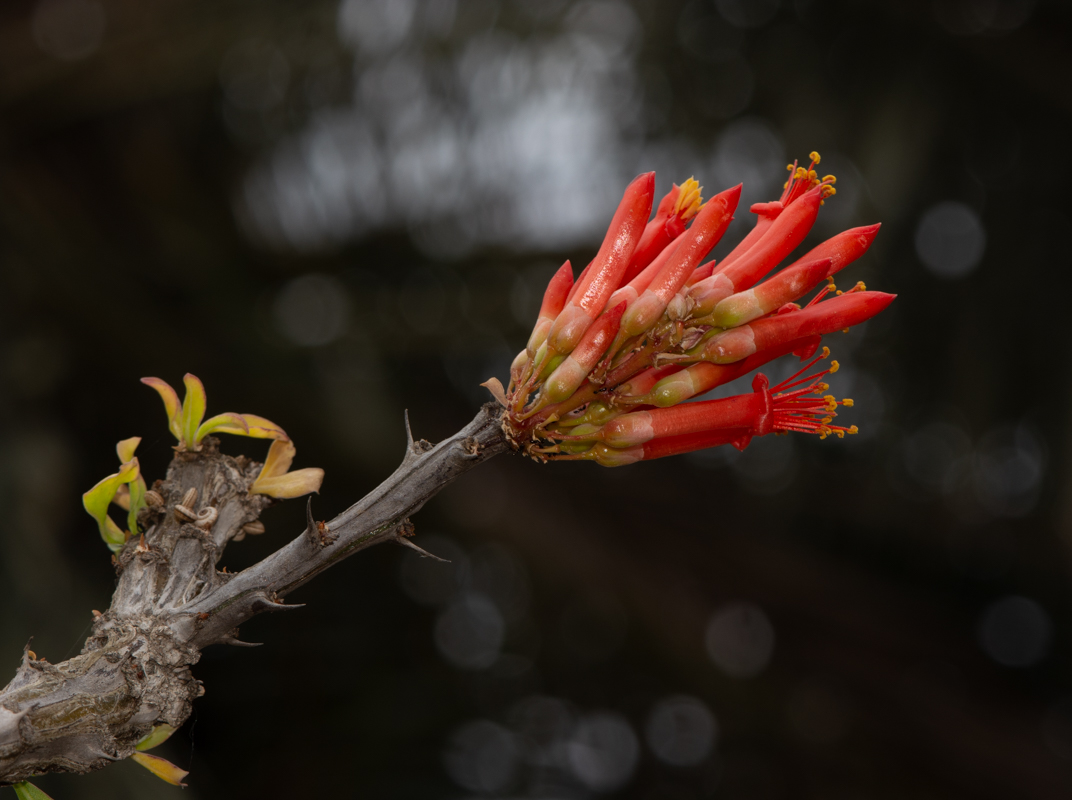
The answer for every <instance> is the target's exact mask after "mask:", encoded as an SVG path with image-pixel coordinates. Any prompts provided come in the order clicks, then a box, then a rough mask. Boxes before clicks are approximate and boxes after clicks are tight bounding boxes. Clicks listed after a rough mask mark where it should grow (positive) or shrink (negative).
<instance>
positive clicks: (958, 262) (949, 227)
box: [916, 201, 986, 278]
mask: <svg viewBox="0 0 1072 800" xmlns="http://www.w3.org/2000/svg"><path fill="white" fill-rule="evenodd" d="M985 250H986V231H985V230H984V229H983V223H982V222H981V221H980V220H979V215H978V214H976V213H975V212H974V211H973V210H972V209H970V208H968V206H966V205H964V203H957V202H954V201H948V202H945V203H939V204H938V205H936V206H932V207H931V208H930V209H928V210H927V212H926V213H925V214H924V215H923V218H922V219H920V221H919V225H918V226H917V227H916V253H917V254H918V255H919V258H920V260H921V261H922V262H923V263H924V265H926V267H927V269H929V270H930V271H931V272H933V273H934V274H935V275H937V276H938V277H939V278H963V277H964V276H965V275H967V274H969V273H970V272H971V271H972V270H974V269H975V268H976V267H977V266H979V262H980V261H981V260H982V258H983V252H984V251H985Z"/></svg>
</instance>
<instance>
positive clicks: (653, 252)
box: [622, 178, 703, 283]
mask: <svg viewBox="0 0 1072 800" xmlns="http://www.w3.org/2000/svg"><path fill="white" fill-rule="evenodd" d="M701 189H702V187H701V186H700V184H698V183H697V182H696V181H695V180H693V179H692V178H689V179H688V180H687V181H685V182H684V183H683V184H681V186H678V185H677V184H674V187H673V188H672V189H671V190H670V191H669V193H667V195H666V196H665V197H664V198H663V199H662V200H661V201H660V203H659V208H658V209H657V210H656V211H655V217H654V218H653V219H652V220H651V222H649V223H648V224H647V226H646V227H645V228H644V234H643V236H641V237H640V242H639V243H638V244H637V246H636V250H635V251H634V252H633V258H632V260H631V261H630V263H629V269H627V270H626V272H625V275H624V276H623V277H622V282H623V283H628V282H629V281H631V280H633V278H635V277H636V276H637V275H639V274H640V272H641V271H642V270H643V269H644V268H645V267H647V266H648V265H649V264H650V263H651V262H652V260H653V259H655V257H656V256H658V255H659V253H660V252H662V251H663V249H665V248H666V246H667V245H668V244H669V243H670V242H672V241H673V240H674V239H676V238H677V237H678V236H680V235H681V234H682V233H683V232H684V230H685V226H686V225H687V224H688V222H689V220H691V219H692V218H693V217H695V216H696V214H697V213H698V212H699V211H700V209H701V208H702V207H703V197H701V195H700V191H701Z"/></svg>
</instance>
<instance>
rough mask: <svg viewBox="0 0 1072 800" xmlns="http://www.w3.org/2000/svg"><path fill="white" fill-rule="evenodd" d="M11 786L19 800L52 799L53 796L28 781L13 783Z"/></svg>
mask: <svg viewBox="0 0 1072 800" xmlns="http://www.w3.org/2000/svg"><path fill="white" fill-rule="evenodd" d="M11 788H12V789H14V790H15V797H17V798H19V800H52V797H50V796H49V795H47V794H45V793H44V792H42V791H41V790H40V789H38V788H37V787H36V786H34V785H33V784H32V783H28V782H27V781H22V782H21V783H15V784H12V785H11Z"/></svg>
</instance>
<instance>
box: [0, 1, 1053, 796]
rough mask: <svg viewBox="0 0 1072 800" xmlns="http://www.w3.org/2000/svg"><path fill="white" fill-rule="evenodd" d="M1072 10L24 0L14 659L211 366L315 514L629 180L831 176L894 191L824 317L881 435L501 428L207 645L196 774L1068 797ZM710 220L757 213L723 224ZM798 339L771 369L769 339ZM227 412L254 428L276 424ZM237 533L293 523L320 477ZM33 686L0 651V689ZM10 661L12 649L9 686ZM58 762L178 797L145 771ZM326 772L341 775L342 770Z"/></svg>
mask: <svg viewBox="0 0 1072 800" xmlns="http://www.w3.org/2000/svg"><path fill="white" fill-rule="evenodd" d="M1070 22H1072V19H1070V12H1069V10H1068V7H1067V6H1066V5H1065V4H1063V3H1057V2H1041V1H1040V2H1034V1H1033V0H936V1H935V2H930V1H929V0H926V1H924V0H920V1H919V2H911V1H910V0H904V1H903V2H893V1H892V0H884V1H881V2H880V1H879V0H873V1H872V2H869V3H859V2H851V1H850V0H843V1H842V2H838V0H780V1H779V0H693V2H687V3H686V2H678V1H677V0H632V1H631V2H627V1H626V0H585V1H584V2H576V3H571V2H566V1H565V0H342V2H337V0H316V1H315V2H304V3H294V2H285V1H284V0H274V1H273V0H261V2H251V1H247V0H217V1H216V2H193V0H187V1H186V2H179V1H178V0H153V2H139V1H138V0H40V2H36V3H34V2H23V1H22V0H8V1H7V2H5V3H4V4H3V5H2V6H0V107H2V113H0V309H2V310H0V331H2V333H0V412H2V417H3V420H4V422H3V426H2V431H0V510H2V514H3V519H4V524H3V529H4V534H3V536H2V537H0V547H2V556H0V559H2V560H0V577H2V581H0V609H2V610H0V654H6V655H3V658H4V659H6V661H5V662H4V665H5V666H4V667H3V669H4V671H6V672H7V673H8V675H9V676H10V675H11V674H13V672H14V669H15V667H16V665H17V663H18V660H19V657H20V654H21V650H22V647H23V645H24V644H25V643H26V641H27V640H28V639H29V638H30V637H31V636H33V637H34V638H33V647H34V649H35V650H36V651H37V653H38V654H39V655H42V656H44V657H46V658H48V659H49V660H50V661H53V662H56V661H60V660H62V659H63V658H65V657H69V656H71V655H74V654H76V653H77V652H78V651H79V648H80V647H81V643H82V641H83V639H84V636H85V635H86V633H87V628H88V623H89V622H90V619H91V617H90V610H91V609H93V608H98V609H103V608H104V607H106V606H107V604H108V602H109V597H110V593H111V590H112V586H113V580H114V575H113V572H112V569H111V567H110V565H109V563H108V552H107V550H106V549H105V547H104V546H103V544H102V543H101V541H100V539H99V537H98V535H97V532H96V529H95V525H94V523H93V522H92V521H91V520H90V519H89V517H87V516H86V515H85V514H84V512H83V511H82V508H81V503H80V495H81V493H82V492H83V491H85V490H86V489H87V488H89V487H90V486H92V485H93V484H94V483H95V482H96V481H97V480H99V479H100V478H101V477H103V476H104V475H106V474H108V473H110V472H112V471H114V469H115V467H116V465H117V461H116V458H115V454H114V446H115V443H116V442H117V441H118V440H119V439H121V438H125V437H129V436H134V435H140V436H142V437H144V441H143V443H142V445H141V448H140V451H139V456H140V457H141V460H142V464H143V470H144V472H145V473H147V474H148V476H149V478H150V480H151V479H152V478H154V477H158V476H161V475H162V473H163V470H164V469H165V467H166V464H167V462H168V457H169V454H170V446H171V444H172V443H173V442H172V441H171V438H170V436H169V435H168V433H167V428H166V424H165V419H164V414H163V409H162V407H161V404H160V401H159V399H158V398H157V397H156V395H155V394H154V393H153V392H151V391H150V390H148V389H147V388H145V387H143V386H141V385H139V383H138V378H140V377H142V376H145V375H157V376H160V377H163V378H164V379H166V380H168V381H170V382H172V383H173V384H175V385H178V384H179V383H181V379H182V375H183V373H184V372H186V371H192V372H194V373H196V374H197V375H199V376H200V377H201V378H202V379H203V380H204V382H205V384H206V386H207V388H208V394H209V408H210V413H217V412H220V411H224V410H236V411H243V412H253V413H258V414H262V415H264V416H267V417H269V418H270V419H272V420H275V421H277V422H279V423H280V424H282V425H283V426H284V427H285V428H286V429H287V431H288V432H289V433H290V434H291V435H292V437H293V438H294V439H295V441H296V443H297V445H298V459H297V463H296V466H298V467H301V466H320V467H324V468H325V469H326V470H327V479H326V481H325V484H324V489H323V492H322V494H321V496H320V497H319V498H317V499H316V501H315V508H316V513H317V515H318V517H319V518H328V517H330V516H332V515H334V514H335V513H338V512H339V511H341V510H343V509H344V508H345V507H347V506H348V505H350V504H351V503H352V502H354V501H356V500H357V499H358V498H359V497H360V496H361V495H362V494H364V493H365V492H366V491H368V490H369V489H371V488H372V487H373V486H374V485H375V484H376V483H377V482H378V481H379V480H381V479H382V478H383V477H384V476H385V475H387V474H388V472H389V471H390V470H391V469H392V468H393V467H394V466H395V465H396V463H397V462H398V460H399V458H400V456H401V454H402V450H403V442H404V438H403V437H404V435H403V424H402V414H403V409H407V408H408V409H409V412H410V416H411V419H412V421H413V427H414V430H415V433H416V434H417V435H418V436H423V437H426V438H429V439H432V440H435V439H437V438H442V437H443V436H445V435H448V434H450V433H452V432H453V431H455V430H457V429H458V428H459V427H460V426H462V425H463V424H464V423H465V422H467V421H468V420H469V419H470V418H471V416H472V415H473V413H474V412H475V410H476V408H477V406H478V404H479V403H481V402H483V401H484V400H485V399H487V398H486V396H485V394H484V392H483V390H481V389H480V388H479V387H478V385H477V384H479V383H480V382H481V381H482V380H484V379H486V378H488V377H490V376H491V375H499V376H500V377H505V375H506V371H507V366H508V364H509V361H510V358H511V356H512V354H513V353H515V352H516V351H517V350H518V349H519V348H520V347H521V345H522V344H523V342H524V341H525V339H526V337H527V335H528V330H529V328H530V326H531V323H532V321H533V319H534V316H535V311H536V309H537V307H538V304H539V298H540V295H541V293H542V290H543V284H544V282H545V281H546V279H547V278H548V277H549V276H550V274H551V273H552V271H553V270H554V269H555V268H556V267H557V266H558V264H560V263H561V261H562V260H563V259H564V258H566V257H569V258H571V259H573V263H574V264H575V265H583V264H584V263H587V260H588V259H589V258H590V257H591V255H592V254H593V253H594V251H595V248H596V247H597V246H598V243H599V240H600V238H601V234H602V230H603V228H604V227H605V225H606V223H607V221H608V220H609V218H610V214H611V212H612V211H613V208H614V205H615V203H616V200H617V197H618V196H619V195H620V193H621V191H622V189H623V188H624V186H625V184H626V182H627V181H628V180H629V179H630V178H631V177H632V176H633V175H635V174H636V173H638V172H640V171H645V170H649V169H656V170H657V171H658V180H659V189H660V193H661V192H662V191H665V190H666V189H668V188H669V186H670V183H671V181H677V182H680V181H682V180H684V179H685V178H687V177H689V176H690V175H695V176H696V178H697V179H698V180H699V181H700V182H701V183H702V184H703V185H704V186H705V188H706V191H705V195H711V194H714V193H715V192H717V191H719V190H720V189H722V188H725V187H727V186H729V185H732V184H735V183H737V182H738V181H744V184H745V193H744V198H743V201H742V211H743V209H746V208H747V205H748V204H749V203H751V202H756V201H761V200H769V199H774V198H776V197H777V196H778V194H779V193H780V185H781V182H782V181H783V180H784V176H785V174H786V173H785V164H786V163H787V162H788V161H791V160H792V159H793V158H804V159H806V155H807V153H808V152H809V151H810V150H812V149H816V150H818V151H820V152H821V153H822V154H823V161H822V165H821V167H820V169H821V174H825V173H828V172H830V173H834V174H836V175H837V177H838V184H837V187H838V194H837V196H836V197H835V198H833V200H831V201H828V202H827V204H826V206H825V207H824V209H823V211H822V214H821V216H820V220H819V223H818V225H817V227H816V231H815V233H814V234H813V236H812V239H811V240H810V241H809V243H808V246H810V244H814V242H816V241H818V240H819V238H821V237H825V236H828V235H830V234H832V233H835V232H837V231H839V230H841V229H844V228H846V227H849V226H851V225H859V224H865V223H871V222H875V221H881V222H882V223H883V228H882V232H881V234H880V236H879V238H878V239H877V241H876V243H875V245H874V247H873V248H872V250H871V251H870V252H869V253H868V254H867V255H866V256H865V258H864V259H862V260H861V261H860V262H859V263H857V264H855V265H854V266H853V267H852V268H851V270H850V271H849V272H847V273H846V275H845V279H844V280H843V281H842V283H845V284H846V288H847V286H848V285H851V283H852V282H853V281H855V280H858V279H862V280H865V281H866V282H867V283H868V285H869V287H870V288H876V289H882V290H885V291H891V292H896V293H898V294H899V295H900V297H899V299H898V300H897V302H896V303H895V304H894V305H893V306H892V307H891V309H890V310H889V311H887V312H886V313H885V314H883V315H882V316H881V317H879V318H877V319H876V320H874V321H873V322H871V323H869V324H868V325H866V326H861V328H859V329H854V330H853V332H852V333H850V334H848V335H841V334H838V335H836V336H833V337H828V339H829V342H828V343H829V344H830V345H831V346H832V348H833V350H834V357H835V358H837V359H838V360H839V361H840V362H841V363H842V365H843V369H842V370H841V372H839V373H838V375H836V376H835V379H834V381H833V384H834V388H835V391H837V392H838V394H839V395H848V396H851V397H853V398H854V399H855V400H856V406H855V407H854V408H853V409H852V410H851V411H849V412H847V413H846V417H847V418H848V420H849V423H856V424H858V425H859V426H860V427H861V428H862V433H861V434H860V435H859V436H857V437H854V438H851V439H846V440H844V441H838V440H827V441H824V442H819V441H817V440H816V439H814V438H809V437H803V436H796V437H768V438H767V439H763V440H758V441H756V442H754V443H753V444H752V446H751V447H750V448H749V449H748V451H747V452H746V453H744V454H743V455H742V454H738V453H737V452H736V451H730V452H726V453H723V452H713V453H707V454H700V455H695V456H688V457H679V458H674V459H668V460H664V461H658V462H654V463H650V464H641V465H637V466H634V467H630V468H628V469H619V470H604V469H601V468H598V467H595V466H592V465H588V464H562V465H547V466H541V465H537V464H535V463H531V462H526V461H522V460H521V459H519V458H510V457H501V458H499V459H496V460H495V461H493V462H491V463H490V464H488V465H485V466H482V467H481V468H480V469H478V470H476V471H475V472H473V473H470V474H469V475H467V476H466V477H465V478H464V479H463V480H462V481H460V482H459V483H458V484H457V485H455V486H453V487H451V488H449V489H448V490H447V491H445V492H444V493H443V494H442V495H440V496H439V497H438V498H437V499H436V500H435V501H434V502H432V503H430V504H429V506H428V507H427V508H426V509H424V510H423V511H422V512H421V513H420V514H419V515H418V517H417V518H416V520H415V521H416V525H417V531H418V537H417V541H418V543H420V544H421V545H423V546H424V547H426V548H427V549H429V550H431V551H433V552H435V553H437V554H439V555H441V556H443V557H445V558H449V559H450V560H451V563H450V564H439V563H435V562H432V561H429V560H421V559H420V558H418V557H417V556H416V554H414V553H411V552H409V551H404V550H402V549H401V548H397V547H390V546H383V547H380V548H376V549H374V550H372V551H369V552H365V553H362V554H360V555H359V556H358V557H356V558H354V559H352V560H350V561H347V562H346V563H344V564H342V565H341V566H339V567H337V568H336V569H334V570H332V571H331V572H330V573H328V574H327V575H325V576H324V577H322V578H320V579H318V580H317V581H316V582H314V583H313V584H311V585H310V586H308V587H306V588H304V589H302V590H301V591H300V592H299V593H298V594H296V595H293V596H292V597H291V599H292V600H293V601H294V602H304V603H307V604H308V607H307V608H305V609H304V610H301V611H298V612H294V613H292V614H290V615H288V616H286V617H278V616H276V617H272V618H261V619H257V620H254V621H253V622H251V623H250V624H248V625H246V626H245V628H244V629H243V638H245V639H249V640H252V641H261V642H265V646H264V647H262V648H261V649H259V650H228V649H223V648H214V649H210V650H209V651H208V652H206V653H205V654H204V657H203V659H202V661H201V663H200V665H199V666H198V667H197V670H196V674H197V675H198V677H200V678H201V679H202V680H203V681H204V682H205V685H206V688H207V695H206V696H205V697H204V698H203V699H201V700H199V701H198V702H197V704H196V712H195V715H194V717H193V719H192V720H191V721H190V722H189V723H188V724H187V725H186V726H185V727H184V729H183V730H182V732H181V733H180V734H178V735H176V736H175V737H174V738H173V739H172V740H171V741H170V742H169V743H168V744H167V745H166V746H165V747H164V748H162V749H161V750H160V751H159V752H161V754H162V755H165V756H166V757H169V758H171V759H173V760H174V761H176V762H177V763H178V764H180V765H181V766H183V767H185V768H188V769H190V770H191V775H190V778H189V782H190V788H189V789H187V790H186V794H185V795H184V796H185V797H195V798H217V797H228V798H253V797H258V798H260V797H284V796H292V797H293V796H302V797H309V796H342V797H347V796H355V797H356V796H360V797H365V798H462V797H473V798H478V797H479V798H487V797H511V798H543V799H545V800H551V798H589V797H591V798H594V797H604V796H617V797H630V798H634V797H635V798H642V800H693V799H695V798H708V797H718V798H727V800H730V799H733V800H775V799H776V798H790V797H792V798H809V799H810V798H822V800H871V799H872V798H874V799H876V800H878V799H882V798H907V797H912V798H1003V799H1005V798H1010V797H1016V798H1064V797H1068V796H1069V794H1070V792H1072V674H1070V669H1069V668H1070V666H1072V633H1070V632H1069V623H1070V622H1072V589H1070V586H1069V578H1070V576H1072V569H1070V556H1072V552H1070V550H1072V503H1070V502H1069V501H1068V500H1067V499H1066V496H1065V495H1066V487H1067V486H1068V484H1069V481H1070V479H1072V476H1070V474H1069V469H1070V466H1072V465H1070V458H1069V455H1070V453H1069V433H1070V432H1069V430H1068V425H1067V420H1068V414H1067V402H1068V394H1069V386H1068V384H1069V380H1068V377H1067V375H1068V368H1069V365H1068V356H1067V355H1066V354H1065V352H1064V350H1063V349H1062V347H1061V343H1062V342H1063V341H1066V340H1067V335H1068V334H1067V328H1066V323H1065V319H1066V313H1067V312H1066V308H1067V301H1066V300H1064V299H1063V295H1064V294H1065V292H1067V291H1068V290H1069V283H1070V277H1069V260H1068V256H1067V255H1066V248H1065V247H1064V246H1063V245H1064V242H1063V238H1064V237H1065V236H1066V235H1067V232H1068V230H1069V217H1068V215H1067V214H1068V208H1067V203H1066V194H1067V192H1068V188H1067V182H1068V161H1067V154H1066V142H1067V141H1068V133H1067V132H1068V130H1069V123H1070V119H1069V118H1070V109H1072V80H1070V78H1072V48H1070V46H1069V38H1068V34H1069V28H1070ZM738 217H739V221H738V222H736V223H734V226H733V227H732V228H731V232H730V234H729V235H728V236H727V240H726V241H725V242H724V243H723V244H722V245H720V247H719V248H718V250H717V251H716V254H718V253H724V252H726V250H727V248H728V247H729V246H730V245H731V244H732V241H735V240H737V239H739V238H740V236H742V235H743V233H744V231H745V230H746V229H747V226H748V225H750V224H751V220H750V219H749V217H750V215H748V214H747V213H739V214H738ZM789 366H790V365H784V366H783V365H775V366H774V367H773V368H772V371H773V372H774V373H778V374H780V373H781V372H782V371H784V370H785V369H787V368H788V367H789ZM224 447H225V449H226V450H227V451H229V452H232V453H238V452H243V453H247V454H249V455H251V456H254V457H258V458H259V457H263V454H264V452H265V450H266V448H265V446H264V443H263V442H258V441H254V440H248V439H240V438H228V439H227V440H226V441H225V444H224ZM265 521H266V523H267V525H268V532H267V533H266V534H265V535H264V536H261V537H257V538H251V539H247V540H246V541H245V542H244V543H242V544H240V545H235V546H233V547H232V548H231V549H229V550H228V552H227V553H226V555H225V558H224V563H225V564H226V565H227V566H228V568H229V569H231V570H232V571H233V570H238V569H241V568H242V567H244V566H247V565H249V564H250V563H253V562H254V561H255V560H256V559H258V558H261V557H263V556H264V555H266V554H267V553H268V552H270V551H271V550H273V549H274V548H276V547H278V546H279V545H280V544H281V543H283V542H284V541H286V540H287V539H288V538H290V537H292V536H294V535H295V534H296V533H297V532H298V531H300V530H301V529H302V527H303V525H304V523H303V509H302V508H301V504H300V503H290V504H284V505H282V506H280V507H278V508H276V509H272V510H270V511H269V512H267V514H266V516H265ZM3 680H7V678H6V677H5V678H3ZM0 682H2V681H0ZM39 784H40V786H41V787H42V788H44V789H45V790H47V791H48V792H50V793H51V794H53V796H54V797H56V798H57V800H72V798H91V797H92V798H96V797H110V798H127V797H129V798H134V797H149V796H152V797H171V796H175V795H177V793H178V790H177V789H172V788H171V787H168V786H166V785H165V784H163V783H160V782H158V781H156V780H155V779H154V778H152V777H151V776H150V775H149V774H148V773H147V772H145V771H144V770H141V769H140V768H139V767H137V766H136V765H134V764H119V765H116V766H114V767H111V768H109V769H107V770H104V771H102V772H100V773H96V774H94V775H90V776H87V777H81V778H75V777H68V776H52V777H46V778H43V779H41V780H40V781H39ZM318 793H319V794H318Z"/></svg>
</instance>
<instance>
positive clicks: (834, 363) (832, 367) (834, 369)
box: [830, 328, 848, 375]
mask: <svg viewBox="0 0 1072 800" xmlns="http://www.w3.org/2000/svg"><path fill="white" fill-rule="evenodd" d="M846 330H848V329H847V328H846ZM839 369H841V365H840V364H839V363H837V361H831V362H830V374H831V375H833V374H834V373H835V372H837V371H838V370H839Z"/></svg>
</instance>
